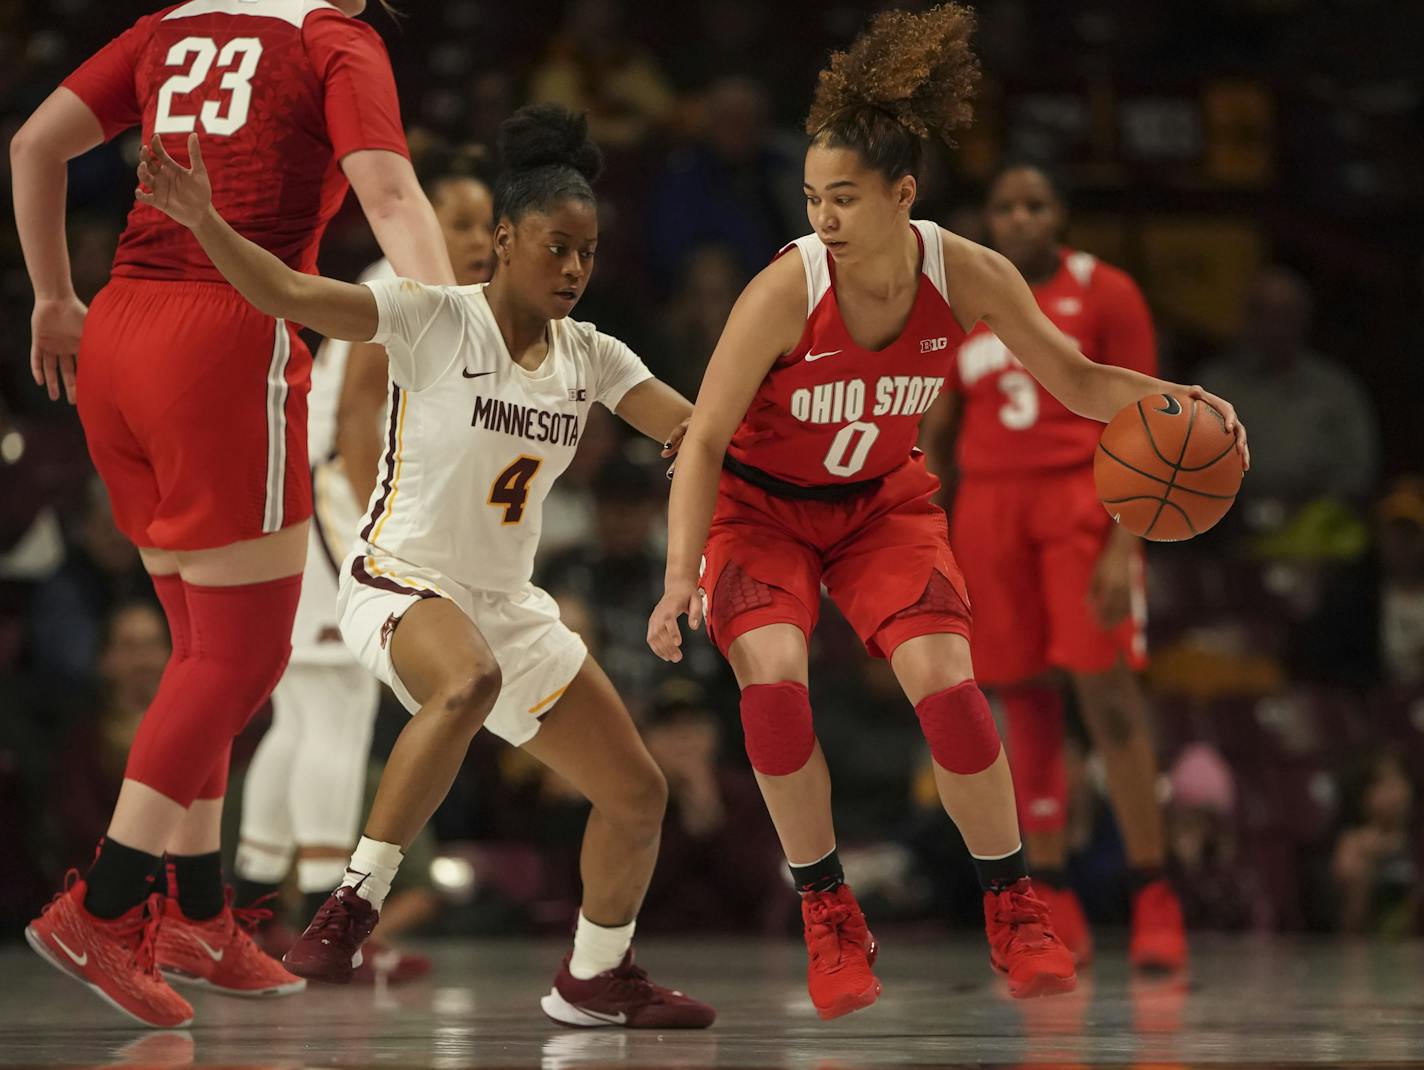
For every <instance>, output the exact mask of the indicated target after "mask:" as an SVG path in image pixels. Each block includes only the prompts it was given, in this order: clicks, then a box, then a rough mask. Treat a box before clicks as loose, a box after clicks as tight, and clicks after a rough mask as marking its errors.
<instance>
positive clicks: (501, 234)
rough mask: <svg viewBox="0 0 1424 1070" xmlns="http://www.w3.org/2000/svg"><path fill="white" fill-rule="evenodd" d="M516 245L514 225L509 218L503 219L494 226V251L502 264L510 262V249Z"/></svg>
mask: <svg viewBox="0 0 1424 1070" xmlns="http://www.w3.org/2000/svg"><path fill="white" fill-rule="evenodd" d="M513 245H514V227H513V226H512V225H511V224H510V222H509V220H507V219H501V220H500V221H499V222H498V223H496V224H495V228H494V252H495V255H496V256H497V257H499V262H500V263H501V264H508V263H509V254H510V249H511V247H512V246H513Z"/></svg>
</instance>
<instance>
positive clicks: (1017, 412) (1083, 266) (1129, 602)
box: [927, 164, 1187, 969]
mask: <svg viewBox="0 0 1424 1070" xmlns="http://www.w3.org/2000/svg"><path fill="white" fill-rule="evenodd" d="M986 216H987V223H988V226H989V230H990V234H991V237H992V239H993V243H994V246H995V248H996V249H997V250H998V251H999V252H1001V253H1003V254H1004V255H1005V256H1007V257H1008V258H1009V260H1010V261H1012V262H1013V264H1014V266H1015V267H1017V268H1018V269H1019V271H1021V272H1022V273H1023V275H1024V277H1025V278H1026V279H1027V280H1028V281H1029V283H1030V284H1031V286H1032V288H1033V295H1034V298H1035V299H1036V301H1037V302H1038V307H1039V308H1040V309H1042V310H1043V314H1044V315H1045V316H1047V317H1048V318H1049V319H1050V320H1051V321H1052V322H1053V323H1054V325H1055V326H1057V327H1058V329H1059V330H1061V331H1062V332H1063V333H1064V334H1065V335H1067V336H1068V337H1069V338H1072V339H1074V341H1076V342H1077V344H1078V348H1079V349H1080V350H1081V351H1082V352H1083V354H1084V355H1085V356H1087V357H1088V358H1089V359H1090V360H1094V361H1097V362H1098V363H1100V364H1116V365H1119V366H1121V367H1124V368H1132V369H1135V370H1137V371H1140V372H1144V373H1146V374H1148V375H1151V374H1153V373H1154V372H1155V371H1156V365H1157V349H1156V344H1155V341H1154V339H1153V333H1152V318H1151V315H1150V313H1149V312H1148V310H1147V303H1146V301H1144V300H1143V298H1142V294H1141V293H1140V292H1139V291H1138V289H1137V286H1136V284H1134V283H1133V281H1132V280H1131V279H1130V278H1128V276H1127V275H1126V274H1125V273H1123V272H1122V271H1119V270H1118V269H1117V268H1115V267H1113V266H1111V265H1110V264H1105V263H1103V262H1102V261H1100V260H1098V259H1097V258H1096V257H1093V256H1090V255H1089V254H1087V253H1082V252H1075V251H1073V250H1071V249H1067V248H1064V247H1063V246H1061V245H1060V244H1059V236H1060V235H1061V233H1062V230H1063V226H1064V224H1065V222H1066V213H1065V209H1064V205H1063V200H1062V197H1061V195H1060V193H1059V190H1058V188H1057V185H1056V183H1055V182H1054V181H1053V180H1052V178H1051V177H1050V176H1049V175H1048V174H1047V173H1046V172H1045V171H1044V170H1043V169H1042V168H1040V167H1035V166H1032V165H1012V164H1011V165H1008V166H1006V167H1005V168H1004V169H1002V170H1001V171H1000V172H999V174H998V175H997V176H996V177H995V179H994V181H993V182H992V183H991V184H990V186H989V192H988V200H987V204H986ZM950 386H951V389H952V390H953V391H954V392H955V394H956V395H957V396H956V397H955V398H954V399H953V400H954V402H957V403H958V408H959V409H960V416H959V418H958V421H957V424H958V427H957V432H958V441H957V453H958V458H957V459H958V471H959V485H958V489H957V495H956V499H955V508H954V525H953V538H954V548H955V552H956V553H957V554H958V555H959V559H960V561H961V562H962V563H963V565H964V571H965V576H966V578H967V580H968V582H969V591H970V594H971V595H972V596H973V597H974V604H975V606H976V607H977V608H978V612H977V613H976V615H975V621H974V641H973V644H972V646H973V653H974V666H975V669H976V670H977V672H978V675H979V681H980V683H981V684H985V685H988V686H992V687H994V688H995V689H996V690H997V691H998V693H999V696H1000V699H1001V700H1002V702H1003V704H1004V709H1005V712H1006V714H1007V720H1008V728H1009V753H1010V754H1011V756H1012V758H1013V770H1014V787H1015V791H1016V794H1017V796H1018V801H1019V822H1020V825H1021V826H1022V828H1023V830H1024V835H1025V838H1026V840H1027V848H1028V854H1029V857H1030V858H1031V859H1032V860H1033V865H1034V872H1035V878H1034V883H1035V885H1036V886H1037V889H1038V892H1039V895H1040V897H1041V898H1042V899H1043V900H1044V901H1045V902H1047V903H1049V904H1050V906H1051V907H1052V909H1053V915H1054V918H1055V919H1056V921H1057V924H1058V934H1059V935H1060V936H1061V937H1062V938H1063V941H1064V943H1065V944H1067V945H1068V947H1069V949H1070V950H1071V951H1072V952H1073V953H1074V957H1075V958H1076V959H1077V961H1078V963H1079V964H1080V965H1081V964H1082V963H1085V962H1087V961H1089V960H1090V959H1091V958H1092V937H1091V935H1090V933H1089V931H1088V926H1087V921H1086V919H1085V918H1084V915H1083V909H1082V906H1081V905H1080V904H1079V902H1078V899H1077V897H1076V896H1075V895H1074V894H1073V892H1072V891H1071V890H1069V889H1068V888H1067V886H1066V884H1065V881H1064V874H1063V870H1064V866H1065V864H1066V844H1065V842H1064V833H1063V830H1064V821H1065V817H1066V814H1065V806H1066V802H1067V797H1066V790H1067V789H1066V785H1065V782H1064V773H1063V703H1062V697H1061V695H1060V693H1059V690H1058V688H1057V684H1056V681H1054V680H1053V679H1052V678H1051V677H1050V676H1049V675H1048V674H1049V672H1050V670H1051V669H1063V670H1066V671H1067V672H1069V673H1070V674H1071V676H1072V680H1073V684H1074V687H1075V689H1076V691H1077V695H1078V704H1079V708H1080V710H1081V712H1082V716H1083V721H1084V723H1085V724H1086V725H1087V727H1088V730H1089V733H1090V734H1091V736H1092V739H1093V745H1094V746H1095V747H1096V749H1097V750H1098V752H1099V753H1100V754H1101V755H1102V756H1103V760H1104V764H1105V765H1106V768H1107V777H1108V787H1109V792H1110V794H1111V796H1112V800H1113V807H1114V809H1115V811H1116V813H1117V815H1118V824H1119V825H1120V826H1121V828H1122V833H1123V840H1124V841H1125V844H1126V848H1127V856H1128V862H1129V865H1130V866H1131V884H1132V942H1131V946H1130V948H1129V952H1128V953H1129V957H1130V959H1131V960H1132V962H1133V963H1134V964H1135V965H1137V966H1142V967H1155V968H1166V969H1175V968H1179V967H1181V966H1182V965H1184V964H1185V961H1186V954H1187V946H1186V935H1185V931H1184V928H1183V924H1182V912H1181V907H1180V905H1179V903H1178V902H1177V898H1176V895H1175V894H1174V893H1173V892H1172V889H1171V887H1170V885H1168V883H1167V881H1166V880H1165V879H1164V877H1163V873H1162V863H1163V858H1164V845H1163V839H1162V815H1161V807H1160V805H1159V804H1158V802H1157V794H1156V782H1157V765H1156V760H1155V757H1154V755H1153V752H1152V742H1151V739H1150V737H1149V734H1148V728H1147V719H1146V710H1145V702H1144V698H1143V695H1142V689H1141V687H1140V686H1139V685H1138V683H1137V679H1136V677H1135V676H1134V675H1133V670H1135V669H1140V668H1141V667H1142V666H1143V665H1144V664H1145V660H1146V641H1145V636H1144V634H1143V627H1144V624H1145V620H1144V611H1145V592H1144V590H1143V576H1142V560H1141V554H1140V548H1139V546H1138V545H1137V543H1138V540H1137V539H1136V537H1135V536H1133V535H1132V534H1131V533H1130V532H1128V531H1126V530H1124V529H1122V528H1119V527H1116V526H1114V525H1113V523H1112V522H1111V520H1110V519H1109V517H1108V514H1107V512H1106V510H1104V509H1103V507H1102V506H1101V505H1100V504H1099V502H1098V495H1097V491H1096V488H1095V486H1094V483H1093V453H1094V450H1095V449H1096V447H1097V443H1098V438H1099V436H1100V434H1101V428H1100V427H1099V426H1098V425H1097V424H1096V423H1094V422H1093V421H1091V420H1085V419H1083V418H1082V417H1081V416H1075V415H1074V414H1073V413H1071V412H1069V411H1068V410H1067V409H1066V408H1064V407H1063V405H1062V404H1060V403H1059V402H1058V401H1057V400H1055V399H1054V398H1053V396H1052V395H1050V394H1049V393H1048V392H1047V391H1045V390H1044V389H1043V388H1042V387H1041V386H1039V384H1038V383H1036V382H1035V381H1034V380H1033V379H1032V378H1031V377H1030V376H1029V374H1028V373H1027V372H1025V371H1024V369H1023V366H1022V365H1021V364H1020V363H1019V362H1018V360H1016V359H1015V358H1014V355H1013V353H1011V352H1010V351H1009V349H1008V347H1007V346H1005V345H1004V343H1003V342H1002V341H1000V340H999V338H998V337H997V336H996V335H995V334H994V333H993V332H992V331H990V330H989V328H988V327H987V326H985V325H984V324H980V325H978V326H976V327H975V328H974V330H973V331H971V332H970V334H969V337H968V338H967V339H966V340H965V341H964V343H963V344H962V345H961V346H960V347H959V351H958V354H957V360H956V361H955V362H954V364H953V373H952V376H951V380H950ZM954 407H955V405H954V404H953V402H952V403H951V404H947V405H945V406H941V407H940V409H938V410H937V412H936V416H934V417H932V418H931V420H936V421H937V420H938V419H939V418H940V415H941V414H942V415H944V416H948V415H949V410H950V409H952V408H954ZM928 431H929V429H928V428H927V435H928ZM932 437H933V438H934V439H935V440H937V441H939V442H943V441H944V439H943V437H942V436H932ZM927 442H928V439H927ZM931 452H935V451H934V450H933V449H932V451H931Z"/></svg>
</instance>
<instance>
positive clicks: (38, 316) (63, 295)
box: [10, 86, 104, 405]
mask: <svg viewBox="0 0 1424 1070" xmlns="http://www.w3.org/2000/svg"><path fill="white" fill-rule="evenodd" d="M103 140H104V131H103V127H102V126H100V124H99V120H98V118H97V117H96V116H95V115H94V113H93V112H92V111H91V110H90V109H89V106H88V105H87V104H85V103H84V102H83V101H82V100H80V99H79V97H78V96H77V95H75V93H74V92H73V91H72V90H69V89H66V88H64V87H63V86H61V87H60V88H59V89H56V90H55V91H54V92H53V93H51V94H50V95H49V96H48V97H47V98H45V101H44V103H42V104H41V105H40V106H39V107H38V108H36V109H35V112H34V114H33V115H31V116H30V117H29V119H27V120H26V121H25V124H24V125H23V126H22V127H20V129H19V130H17V131H16V132H15V136H14V137H13V138H11V139H10V176H11V184H12V186H13V189H14V198H15V229H16V231H18V233H19V235H20V249H21V251H22V252H23V254H24V257H25V270H26V271H27V272H29V276H30V285H31V286H33V287H34V290H35V308H34V312H33V314H32V315H31V317H30V338H31V340H30V373H31V374H32V375H33V376H34V380H35V382H36V384H38V385H39V386H42V387H45V388H46V389H47V390H48V391H49V397H50V400H51V401H57V400H59V392H60V387H61V385H62V386H63V388H64V394H65V397H66V398H68V400H69V403H70V404H71V405H72V404H74V399H75V393H74V382H75V368H74V361H75V356H76V354H78V352H79V335H80V333H81V331H82V330H83V328H84V316H85V314H86V313H87V312H88V309H87V308H85V307H84V302H82V301H80V300H79V297H78V296H77V295H76V294H75V292H74V282H73V279H72V278H71V276H70V271H69V245H68V242H67V241H66V240H65V236H64V201H65V192H66V190H67V189H68V185H69V177H68V175H69V172H68V167H67V164H68V162H69V161H70V160H72V159H73V158H74V157H76V156H80V155H82V154H83V153H86V152H88V151H89V150H90V149H92V148H93V147H94V146H95V145H98V144H99V143H100V142H101V141H103Z"/></svg>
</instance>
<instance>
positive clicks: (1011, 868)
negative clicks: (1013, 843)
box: [971, 847, 1028, 895]
mask: <svg viewBox="0 0 1424 1070" xmlns="http://www.w3.org/2000/svg"><path fill="white" fill-rule="evenodd" d="M971 857H973V856H971ZM974 871H975V872H976V873H978V874H979V887H980V888H982V889H983V890H984V891H986V892H993V893H994V894H996V895H997V894H998V893H999V892H1002V891H1003V890H1004V889H1006V888H1008V887H1010V886H1011V885H1013V884H1015V883H1017V882H1018V881H1021V880H1023V879H1024V878H1025V877H1027V876H1028V863H1026V862H1025V861H1024V850H1023V848H1022V847H1020V848H1019V849H1018V850H1017V851H1015V852H1014V853H1013V854H1011V855H1009V856H1008V857H1007V858H975V859H974Z"/></svg>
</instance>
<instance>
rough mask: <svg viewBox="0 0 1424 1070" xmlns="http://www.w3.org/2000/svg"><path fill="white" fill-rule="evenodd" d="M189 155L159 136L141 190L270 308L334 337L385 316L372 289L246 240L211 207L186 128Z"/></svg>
mask: <svg viewBox="0 0 1424 1070" xmlns="http://www.w3.org/2000/svg"><path fill="white" fill-rule="evenodd" d="M188 158H189V160H190V161H191V163H192V167H191V168H187V167H183V166H181V165H180V164H178V163H177V162H176V161H175V160H174V159H173V158H172V157H171V156H169V155H168V152H167V150H165V149H164V147H163V144H162V142H160V141H159V139H158V137H157V136H155V137H154V139H153V142H152V144H151V145H145V146H144V147H143V150H142V151H141V153H140V159H139V165H138V176H139V181H140V183H141V185H140V187H139V189H138V190H137V191H136V193H135V196H136V197H138V199H139V200H140V201H142V202H143V203H144V204H148V205H152V206H153V207H155V208H157V209H158V210H159V211H161V212H164V213H166V214H167V215H169V216H171V217H172V218H173V219H174V220H175V221H176V222H178V223H181V224H183V226H185V227H187V228H188V229H189V230H191V231H192V232H193V237H195V238H197V239H198V243H199V244H200V245H201V246H202V247H203V251H204V252H205V253H207V254H208V258H209V259H210V260H212V262H213V266H214V267H216V268H217V269H218V270H219V271H220V272H222V274H223V277H224V278H225V279H227V281H228V282H230V283H232V285H233V287H234V288H235V289H236V290H237V292H238V293H240V294H242V296H243V297H245V298H247V300H248V301H250V302H251V303H252V304H253V305H254V306H255V307H256V308H257V309H258V310H259V311H261V312H263V313H265V314H266V315H268V316H273V317H276V318H278V319H286V320H294V321H295V322H297V323H303V324H306V325H307V326H308V327H311V328H312V329H313V330H314V331H317V332H318V333H319V334H324V335H326V336H327V337H328V338H342V339H346V340H348V341H353V342H365V341H368V340H369V339H370V338H371V336H372V335H374V334H375V333H376V330H377V328H378V327H379V325H380V321H379V317H378V315H377V311H376V298H375V297H374V296H373V295H372V293H371V291H370V290H368V289H366V287H364V286H356V285H353V284H352V283H348V282H337V281H336V280H335V279H327V278H322V277H321V276H320V275H306V274H304V273H302V272H300V271H293V270H292V269H291V268H289V267H288V266H287V265H286V264H284V263H282V261H280V260H278V259H277V258H276V257H275V256H273V255H272V254H271V253H269V252H268V251H267V250H266V249H263V248H262V247H261V246H259V245H256V244H254V243H253V242H250V241H248V240H247V239H246V238H244V237H243V236H242V235H241V234H239V233H237V231H235V230H233V229H232V227H230V226H228V224H227V221H226V220H224V219H223V217H222V216H220V215H218V213H217V210H216V209H215V208H213V203H212V196H213V191H212V186H211V185H210V183H209V182H208V172H207V169H206V168H205V167H204V166H203V154H202V150H201V149H200V148H199V147H198V135H197V134H189V135H188ZM145 187H147V188H145Z"/></svg>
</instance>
